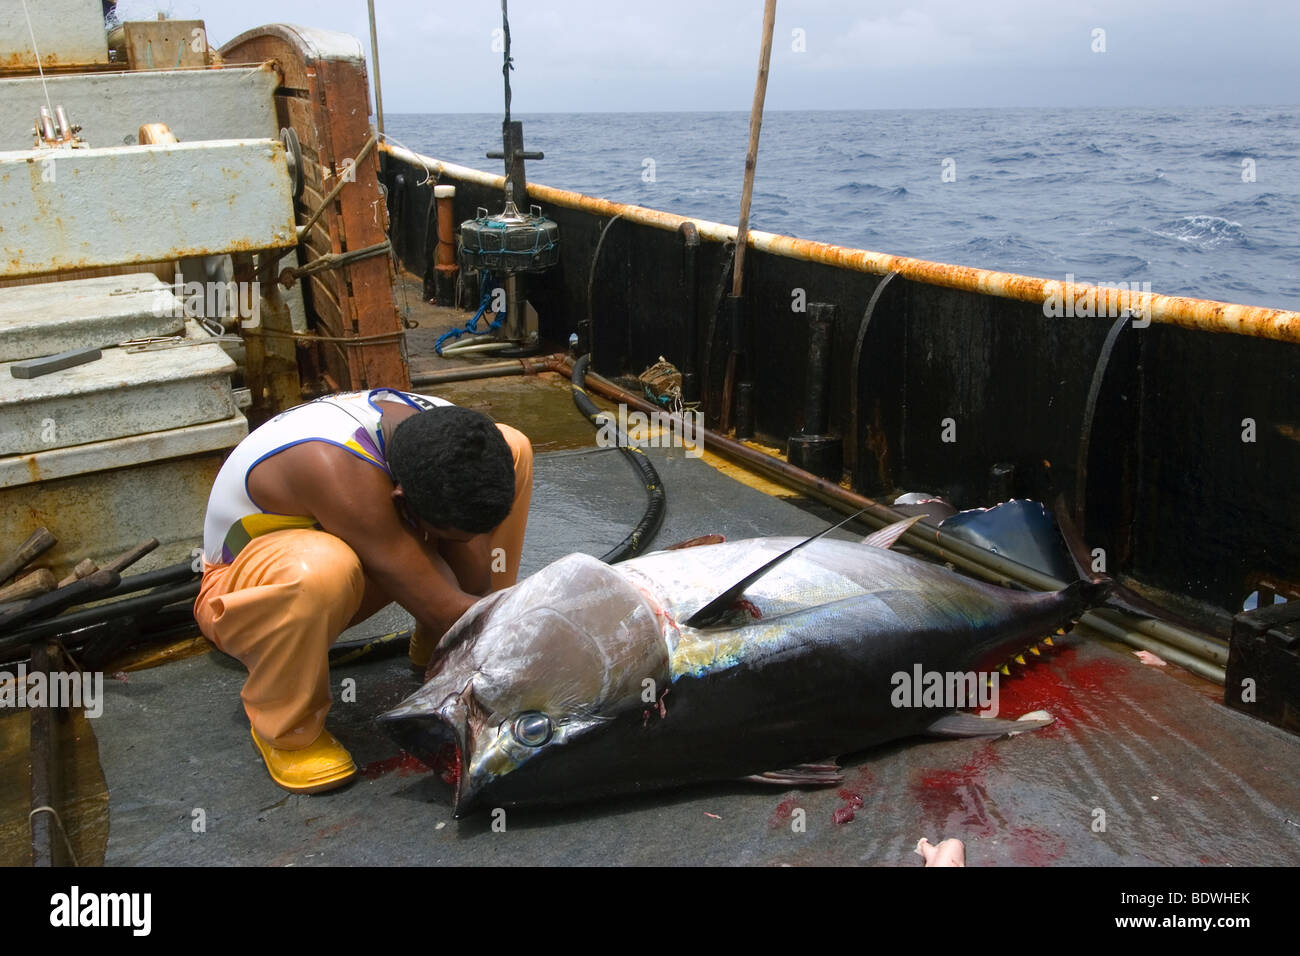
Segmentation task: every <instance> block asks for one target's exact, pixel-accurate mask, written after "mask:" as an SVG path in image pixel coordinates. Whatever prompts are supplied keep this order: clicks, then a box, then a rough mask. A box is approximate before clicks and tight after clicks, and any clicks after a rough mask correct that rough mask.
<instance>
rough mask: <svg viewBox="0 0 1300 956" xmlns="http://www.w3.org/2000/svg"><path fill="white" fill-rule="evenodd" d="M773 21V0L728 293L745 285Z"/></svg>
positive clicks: (767, 11) (768, 6) (767, 9)
mask: <svg viewBox="0 0 1300 956" xmlns="http://www.w3.org/2000/svg"><path fill="white" fill-rule="evenodd" d="M775 24H776V0H766V3H765V4H764V6H763V48H762V51H761V52H760V53H759V55H758V81H757V82H756V83H755V84H754V105H753V106H752V107H751V108H750V111H749V149H748V150H747V151H746V153H745V186H744V189H742V190H741V193H740V223H739V224H738V227H737V229H736V268H735V275H734V276H733V277H732V281H731V294H732V295H740V292H741V289H742V288H743V287H744V268H745V246H746V244H747V243H748V242H749V201H750V199H751V198H752V197H753V195H754V167H755V166H757V165H758V133H759V130H760V129H761V128H762V126H763V101H764V100H765V99H766V98H767V70H768V66H769V65H770V64H771V62H772V30H773V28H774V26H775Z"/></svg>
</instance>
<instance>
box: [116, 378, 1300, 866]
mask: <svg viewBox="0 0 1300 956" xmlns="http://www.w3.org/2000/svg"><path fill="white" fill-rule="evenodd" d="M478 387H479V388H480V389H481V388H482V386H481V385H479V386H478ZM444 394H445V392H444ZM501 401H502V402H506V404H508V402H507V400H505V399H502V400H501ZM495 411H500V409H499V408H498V409H495ZM499 417H502V418H503V420H509V418H508V417H507V416H506V415H500V416H499ZM573 418H574V419H575V420H577V421H578V422H579V423H580V424H581V423H582V420H581V418H579V417H578V416H577V415H576V413H574V414H573ZM583 427H586V426H585V425H584V426H583ZM554 444H556V445H563V444H565V442H564V441H561V440H559V439H556V441H555V442H554ZM651 455H652V458H653V460H654V461H655V462H656V464H657V465H658V467H659V468H660V472H661V475H662V477H663V479H664V483H665V486H666V488H667V490H668V502H669V503H668V517H667V520H666V522H665V526H664V528H663V530H662V532H661V533H660V537H659V538H658V539H657V543H658V544H659V545H666V544H669V543H672V542H674V541H677V540H682V539H685V538H689V537H693V536H695V535H698V534H702V533H706V532H713V531H717V532H721V533H723V534H726V535H727V536H728V538H730V539H735V538H740V537H747V536H757V535H771V534H803V533H811V532H813V531H816V530H819V529H820V528H822V527H825V522H824V521H822V520H821V519H820V518H818V517H817V516H815V515H814V514H811V513H809V511H807V510H805V509H802V508H800V507H796V506H795V505H794V504H791V503H788V502H786V501H781V500H778V499H777V498H774V497H771V496H770V495H767V494H763V493H761V492H760V491H757V490H754V489H753V488H750V487H747V486H746V485H745V484H741V483H740V482H737V481H734V480H732V479H731V478H729V477H727V476H726V475H724V474H722V473H720V472H719V471H717V470H716V469H714V468H712V467H710V466H709V465H708V464H706V463H705V462H704V461H702V460H699V459H691V458H686V457H685V456H684V455H683V454H682V452H681V451H680V450H673V449H663V450H654V451H652V452H651ZM535 480H536V491H535V495H534V500H533V510H532V514H531V517H530V524H529V528H528V538H527V541H526V545H525V557H524V568H523V571H524V573H525V574H526V573H529V572H531V571H534V570H536V569H538V568H539V567H541V566H543V565H544V564H546V563H548V562H549V561H551V560H553V559H555V558H558V557H560V556H562V555H564V554H567V553H570V552H571V551H575V550H579V551H586V552H588V553H593V554H598V553H600V552H602V551H603V550H605V549H606V548H607V547H608V546H610V545H611V544H613V543H614V542H616V541H618V540H619V539H620V538H621V537H622V535H623V534H624V533H626V531H627V530H628V529H629V528H630V527H631V525H632V523H634V522H635V520H636V519H637V517H638V516H639V515H640V511H641V507H642V503H643V492H642V491H641V490H640V488H639V486H638V485H637V483H636V481H635V478H634V476H633V474H632V472H631V469H629V468H628V466H627V465H626V463H625V462H624V461H623V460H622V458H621V456H619V455H618V454H617V453H616V452H614V451H613V450H597V449H588V450H559V451H542V452H541V453H540V454H539V456H538V459H537V465H536V476H535ZM402 623H403V621H402V614H401V613H400V612H399V611H394V610H391V609H390V610H389V611H387V612H385V614H384V615H383V616H381V617H380V618H377V619H372V621H371V622H368V623H367V624H366V625H363V626H362V627H361V628H360V629H358V635H359V633H361V632H364V633H370V634H373V633H382V632H383V631H384V630H386V629H388V628H389V627H391V626H394V625H400V624H402ZM349 636H357V635H349ZM243 678H244V672H243V669H242V667H241V666H240V665H239V664H238V663H237V662H235V661H233V660H231V659H229V658H226V657H225V656H223V655H221V654H218V653H215V652H214V653H209V654H205V655H202V656H199V657H193V658H189V659H187V660H183V661H180V662H177V663H172V664H169V665H166V666H164V667H159V668H155V669H153V670H147V671H140V672H134V673H131V674H129V675H125V680H111V679H110V680H108V681H107V682H106V686H105V696H106V700H105V705H104V714H103V716H102V717H100V718H99V719H98V720H96V721H94V730H95V734H96V737H97V738H98V746H99V755H100V761H101V764H102V767H103V771H104V774H105V777H106V779H107V783H108V789H109V795H110V809H109V814H110V818H109V841H108V848H107V854H106V861H105V862H107V863H109V864H209V865H249V864H266V865H299V866H301V865H321V864H556V865H570V864H610V863H615V864H664V865H670V864H760V865H778V864H868V865H884V866H897V865H903V866H917V865H920V858H919V857H918V856H916V855H915V854H914V853H913V852H912V849H913V847H914V846H915V844H916V841H917V839H918V838H920V837H922V836H925V837H928V838H929V839H930V840H932V841H937V840H939V839H942V838H945V837H959V838H961V839H963V840H965V841H966V845H967V861H968V864H969V865H976V866H980V865H996V864H1038V865H1048V864H1103V865H1144V864H1175V865H1197V864H1219V865H1222V864H1232V865H1252V864H1283V865H1288V864H1289V865H1295V864H1297V863H1300V739H1298V738H1296V737H1294V736H1292V735H1289V734H1287V733H1284V732H1282V731H1279V730H1276V729H1274V728H1272V727H1270V726H1268V725H1266V724H1262V723H1259V722H1257V721H1254V720H1252V719H1250V718H1248V717H1245V716H1242V715H1240V714H1237V713H1234V712H1232V711H1229V710H1227V709H1226V708H1224V707H1223V706H1222V704H1220V703H1219V702H1218V697H1219V695H1220V693H1221V691H1220V690H1219V689H1218V688H1216V687H1213V686H1212V685H1210V684H1208V683H1205V682H1203V681H1200V680H1199V679H1197V678H1193V677H1191V676H1190V675H1187V674H1185V673H1184V672H1181V671H1178V670H1177V669H1176V668H1174V667H1172V666H1170V667H1168V668H1155V667H1150V666H1147V665H1144V664H1142V663H1140V662H1139V661H1138V660H1137V659H1136V657H1134V656H1133V655H1132V654H1131V653H1129V652H1128V651H1127V650H1126V649H1124V648H1121V647H1118V646H1116V645H1109V644H1106V643H1103V642H1101V641H1099V640H1097V639H1095V638H1093V637H1087V636H1083V635H1081V634H1079V633H1076V634H1073V635H1071V636H1070V637H1069V638H1067V639H1065V640H1063V641H1061V642H1060V644H1059V645H1058V647H1057V649H1056V650H1054V651H1049V652H1048V653H1047V654H1046V655H1045V656H1044V657H1042V658H1038V659H1036V660H1035V663H1034V664H1033V665H1032V666H1031V667H1030V668H1028V669H1027V670H1026V671H1025V672H1024V673H1023V674H1020V675H1017V676H1016V677H1014V678H1013V679H1009V680H1004V681H1003V684H1002V688H1001V690H1002V696H1001V705H1002V711H1003V714H1004V715H1013V714H1018V713H1022V712H1026V711H1029V710H1035V709H1039V708H1045V709H1047V710H1049V711H1051V712H1052V713H1053V714H1054V715H1055V716H1056V717H1057V722H1056V723H1055V724H1054V725H1053V726H1051V727H1049V728H1047V729H1046V730H1042V731H1038V732H1036V733H1032V734H1025V735H1021V736H1017V737H1014V738H1009V739H1000V740H996V741H987V740H956V741H935V740H923V739H916V740H909V741H905V742H901V743H897V744H893V745H890V746H887V747H885V748H879V749H876V750H873V751H870V752H867V753H863V754H858V755H852V756H850V757H848V758H846V759H845V760H844V761H843V763H844V766H845V767H846V773H845V782H844V784H843V786H842V787H839V788H832V789H829V790H785V789H770V788H766V787H761V786H757V785H751V784H743V783H735V784H722V785H705V786H699V787H695V788H688V789H683V790H678V791H671V792H665V793H661V794H657V795H649V796H641V797H636V798H631V799H612V800H607V801H603V802H600V803H597V804H588V805H583V806H574V807H567V808H563V809H537V810H522V809H521V810H512V811H510V812H509V814H508V816H507V818H506V827H505V830H504V832H497V831H494V830H493V829H492V827H491V825H490V822H491V821H490V819H489V818H488V817H487V816H479V817H472V818H469V819H466V820H461V821H457V820H454V819H452V816H451V812H450V799H451V793H450V788H448V787H447V786H446V785H445V784H444V783H443V782H442V781H441V780H440V779H439V778H438V777H437V776H436V775H434V774H433V773H431V772H429V771H427V770H426V769H425V768H423V767H422V766H421V765H420V764H418V763H417V762H416V761H414V760H413V759H411V758H410V757H407V756H405V755H403V754H402V753H401V752H400V751H398V749H397V748H396V746H395V745H394V744H393V743H391V742H390V741H389V740H388V739H387V738H386V737H385V736H384V735H383V734H382V733H381V732H380V731H379V730H377V729H376V727H375V725H374V724H373V721H372V719H373V717H374V716H375V715H377V714H379V713H381V712H383V711H384V710H385V709H387V708H388V707H390V706H392V705H393V704H395V703H397V702H398V701H399V700H400V699H402V698H403V697H404V696H406V695H407V694H408V693H409V692H411V691H412V690H414V689H415V687H416V686H417V679H416V678H415V676H414V675H413V674H412V673H411V671H410V669H409V667H408V666H407V664H406V662H405V659H404V658H398V659H392V660H388V661H378V662H373V663H369V664H363V665H357V666H353V667H348V668H339V669H336V671H335V673H334V674H333V678H332V679H333V684H334V686H335V696H336V701H338V698H339V696H340V694H339V691H340V688H341V687H342V682H343V681H344V680H345V679H351V680H355V682H356V694H355V702H354V703H342V702H336V704H335V706H334V709H333V711H332V712H331V716H330V722H329V725H330V727H331V729H332V730H333V731H334V733H335V734H336V735H337V736H338V737H339V738H340V740H342V741H343V743H344V744H345V745H347V746H348V747H349V748H350V749H351V751H352V753H353V755H354V757H355V758H356V760H357V763H358V765H359V766H361V767H363V768H364V769H363V771H362V773H361V775H360V779H359V780H358V781H357V782H356V783H354V784H352V785H351V786H349V787H347V788H346V789H343V790H340V791H337V792H334V793H331V794H324V795H319V796H294V795H289V794H286V793H285V792H284V791H282V790H280V789H279V788H278V787H276V786H275V785H274V784H273V783H272V782H271V781H270V779H269V778H268V776H267V774H266V772H265V770H264V768H263V767H262V764H261V762H260V760H259V758H258V757H257V755H256V753H255V751H254V749H253V747H252V744H251V742H250V740H249V734H248V724H247V720H246V718H245V717H244V715H243V712H242V709H241V707H240V703H239V687H240V685H241V684H242V682H243ZM859 801H860V802H861V806H860V807H858V808H857V809H856V810H855V813H854V818H853V819H852V820H850V821H848V822H843V823H835V822H833V820H832V815H833V814H835V813H836V811H837V810H839V809H841V808H843V807H845V806H850V805H853V804H856V803H858V802H859ZM200 810H201V811H202V814H199V813H197V811H200ZM799 810H802V811H804V814H803V818H804V820H805V821H806V828H805V829H804V831H803V832H797V829H796V828H795V827H794V826H793V825H792V824H793V823H794V821H795V820H796V819H799V817H800V814H798V813H797V811H799ZM1099 811H1100V812H1102V813H1104V821H1105V826H1104V829H1098V821H1100V820H1101V816H1100V814H1099ZM200 816H201V818H202V822H203V824H204V829H203V831H202V832H196V829H197V824H196V821H197V820H198V819H199V818H200Z"/></svg>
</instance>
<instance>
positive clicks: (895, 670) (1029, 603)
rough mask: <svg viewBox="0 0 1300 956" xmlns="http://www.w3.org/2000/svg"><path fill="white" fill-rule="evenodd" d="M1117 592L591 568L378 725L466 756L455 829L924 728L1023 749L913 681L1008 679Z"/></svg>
mask: <svg viewBox="0 0 1300 956" xmlns="http://www.w3.org/2000/svg"><path fill="white" fill-rule="evenodd" d="M887 530H888V529H887ZM901 530H902V527H901V523H900V527H898V528H897V529H895V534H896V533H901ZM873 537H875V536H873ZM888 537H889V536H888V535H886V537H885V539H884V540H885V541H886V543H887V541H888ZM869 540H871V539H869ZM877 540H881V539H877ZM796 545H799V546H800V547H799V550H796V551H794V552H793V553H791V554H789V556H788V557H787V558H786V559H785V560H783V561H780V562H779V563H777V564H776V566H774V567H771V568H770V569H768V570H766V571H764V572H763V573H762V574H761V575H760V576H758V577H757V579H756V580H752V581H749V579H746V580H747V582H749V583H748V584H747V587H746V588H745V589H744V596H743V598H739V599H738V598H737V594H738V592H739V588H738V587H737V588H732V589H730V590H728V591H727V592H726V593H727V595H728V596H727V598H726V600H725V602H723V603H724V604H725V605H726V608H724V610H726V609H727V608H729V611H728V612H727V613H726V615H725V616H724V617H723V618H722V619H721V620H717V621H715V622H714V623H712V624H711V625H710V626H707V627H691V626H689V625H688V624H686V623H685V621H686V619H688V618H689V619H693V620H694V621H695V622H696V623H697V624H699V623H701V621H702V620H707V619H708V618H710V617H712V616H713V615H712V614H700V613H699V612H701V609H703V608H706V607H718V606H719V605H718V602H716V601H713V600H711V599H715V598H717V597H718V596H719V592H722V591H724V589H725V588H726V585H727V584H728V583H730V582H734V581H736V579H737V578H738V577H740V576H741V575H743V574H745V572H751V571H754V570H756V569H758V568H760V567H762V566H764V565H765V564H767V563H768V562H770V561H772V559H773V558H775V557H777V556H779V555H781V554H782V553H784V552H787V551H789V550H790V549H791V548H792V547H793V546H796ZM1103 588H1104V585H1098V584H1092V583H1090V582H1082V581H1081V582H1078V583H1076V584H1073V585H1071V586H1070V587H1068V588H1066V589H1065V590H1063V591H1059V592H1055V593H1026V592H1021V591H1011V590H1006V589H1003V588H997V587H993V586H991V585H985V584H981V583H979V582H976V581H973V580H970V579H968V578H964V577H961V576H959V575H957V574H954V573H953V572H950V571H948V570H946V569H945V568H942V567H937V566H935V565H931V564H926V563H924V562H922V561H918V560H915V559H913V558H909V557H906V556H904V555H901V554H897V553H895V552H892V551H889V550H886V549H885V548H883V547H878V546H874V545H872V544H868V543H858V542H849V541H840V540H834V539H829V538H819V539H817V540H810V541H807V542H800V541H799V540H798V539H794V538H758V539H752V540H747V541H737V542H731V543H723V544H713V545H706V546H701V547H694V548H689V549H686V550H670V551H660V552H656V553H654V554H649V555H646V556H645V557H641V558H636V559H634V560H630V561H626V562H623V563H622V564H618V565H613V566H611V565H606V564H603V563H601V562H600V561H598V560H596V559H595V558H591V557H588V556H586V555H582V554H574V555H570V556H568V557H566V558H562V559H560V560H559V561H556V562H555V563H553V564H551V565H549V566H547V567H546V568H544V569H542V570H541V571H538V572H537V573H536V574H534V575H532V576H531V577H529V578H528V579H526V580H525V581H523V582H521V583H520V584H518V585H516V586H515V587H513V588H510V589H508V590H505V591H501V592H498V593H496V594H492V595H489V596H488V597H486V598H484V599H483V600H482V601H480V602H479V603H478V604H477V605H475V606H474V607H473V608H471V609H470V610H469V611H468V612H466V614H465V615H464V616H463V617H462V618H461V619H460V620H459V621H458V622H457V623H456V624H455V625H454V626H453V627H452V629H451V630H450V631H448V633H447V635H446V636H445V637H444V639H443V641H442V642H441V643H440V645H439V649H438V652H437V655H436V656H435V659H434V661H433V663H432V664H431V665H430V668H429V671H428V675H427V677H428V679H427V681H426V683H425V684H424V686H423V687H421V688H420V690H418V691H417V692H416V693H414V694H413V695H412V696H411V697H409V698H408V699H407V700H405V701H404V702H403V703H402V704H401V705H399V706H398V707H397V708H395V709H394V710H392V711H390V712H388V713H387V714H385V715H383V717H382V718H381V719H382V720H383V721H385V723H386V724H387V727H388V729H389V731H390V733H391V734H392V735H393V737H394V738H395V739H396V740H397V741H398V742H399V743H400V744H401V745H402V746H403V747H405V748H406V749H407V750H409V751H410V752H412V753H413V754H415V755H416V756H417V757H419V758H420V759H421V760H423V761H425V762H426V763H429V764H431V765H433V764H434V763H435V762H436V761H438V760H439V757H440V755H443V756H444V757H445V755H446V753H447V752H448V748H447V745H449V744H451V745H454V746H455V749H456V753H457V755H458V758H459V759H458V767H459V774H458V779H457V781H456V794H455V812H456V814H457V816H460V815H463V814H465V813H466V812H468V811H470V810H473V809H474V808H476V807H509V806H517V805H521V804H532V803H559V802H570V801H574V800H582V799H588V798H593V797H600V796H605V795H609V794H615V793H626V792H631V791H642V790H650V789H656V788H662V787H671V786H676V785H680V784H686V783H691V782H698V781H706V780H724V779H731V778H738V777H746V776H753V775H758V774H763V773H764V772H775V773H770V775H769V779H773V780H776V781H779V782H782V783H787V784H789V783H800V782H814V781H816V780H817V779H818V777H819V776H820V775H822V774H824V773H825V772H826V768H825V767H824V766H822V767H820V768H819V767H815V766H811V767H810V766H804V767H800V765H806V764H808V762H809V761H816V760H823V761H824V760H825V758H827V757H830V756H834V755H838V754H844V753H850V752H854V751H858V750H862V749H864V748H866V747H870V746H873V745H876V744H880V743H884V742H886V741H889V740H894V739H897V738H900V737H907V736H912V735H915V734H921V733H926V732H932V733H940V734H954V735H961V736H967V735H971V734H977V733H990V734H999V733H1005V732H1007V730H1009V729H1011V728H1012V726H1013V722H1011V721H1005V720H996V719H994V720H990V719H988V718H979V717H976V716H974V715H969V714H962V713H957V712H956V710H955V707H954V701H952V700H951V699H949V700H947V701H944V702H943V703H942V704H940V702H939V701H938V700H936V698H935V695H933V694H928V693H927V694H926V695H925V697H924V701H923V700H922V695H921V692H920V689H919V688H917V687H911V686H906V685H910V684H911V683H912V682H913V681H914V680H915V679H916V678H922V677H923V676H925V677H929V676H930V675H938V679H940V680H944V681H945V685H946V686H948V687H952V686H960V680H959V679H960V678H961V676H962V675H966V676H967V677H968V678H969V680H970V683H969V684H968V685H967V686H970V685H973V683H974V680H976V679H977V678H976V677H974V676H972V675H978V679H979V680H983V679H984V675H985V674H992V675H996V672H997V669H998V668H999V666H1000V665H1002V664H1003V663H1004V662H1006V661H1007V659H1008V658H1009V657H1012V656H1014V655H1016V654H1018V653H1020V652H1021V651H1023V650H1024V649H1025V648H1026V647H1027V646H1030V645H1032V644H1035V643H1036V642H1038V641H1040V640H1042V639H1043V637H1044V636H1046V635H1051V634H1052V633H1054V632H1055V631H1057V629H1059V628H1062V627H1068V626H1069V625H1070V623H1071V622H1072V620H1074V619H1077V618H1078V616H1079V615H1080V614H1082V613H1083V611H1084V610H1085V609H1086V607H1087V606H1088V605H1089V604H1090V603H1093V602H1095V600H1096V599H1097V598H1098V597H1099V595H1100V592H1101V590H1102V589H1103ZM954 677H956V678H958V680H957V681H954ZM930 689H933V687H931V688H930ZM955 703H956V706H963V705H965V704H967V703H974V699H973V698H971V699H970V700H969V701H967V700H960V701H956V702H955ZM918 704H923V705H922V706H917V705H918ZM1016 726H1018V727H1021V728H1032V727H1034V726H1039V724H1035V723H1022V724H1019V725H1016ZM790 768H795V769H793V770H790ZM783 771H788V772H783Z"/></svg>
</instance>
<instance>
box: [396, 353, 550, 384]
mask: <svg viewBox="0 0 1300 956" xmlns="http://www.w3.org/2000/svg"><path fill="white" fill-rule="evenodd" d="M537 361H538V360H536V359H523V360H520V359H512V360H511V361H509V362H489V363H485V364H483V365H466V366H464V367H462V368H447V369H439V370H438V371H436V372H425V373H424V374H423V375H412V376H411V387H412V388H427V387H428V386H430V385H441V384H443V383H445V382H469V381H473V380H474V379H478V378H503V377H505V376H508V375H535V374H537V373H538V372H547V371H552V369H551V368H550V367H549V366H547V367H545V368H533V367H530V366H529V364H528V363H529V362H533V363H536V362H537Z"/></svg>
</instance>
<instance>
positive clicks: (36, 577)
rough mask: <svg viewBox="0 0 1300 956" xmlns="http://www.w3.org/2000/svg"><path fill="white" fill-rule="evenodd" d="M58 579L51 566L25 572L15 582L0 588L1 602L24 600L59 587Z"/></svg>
mask: <svg viewBox="0 0 1300 956" xmlns="http://www.w3.org/2000/svg"><path fill="white" fill-rule="evenodd" d="M58 584H59V582H58V580H57V579H56V578H55V577H54V572H53V571H51V570H50V569H49V568H41V569H39V570H37V571H33V572H32V573H31V574H25V575H23V576H22V577H21V578H19V579H18V580H17V581H15V582H14V583H13V584H11V585H9V586H8V587H5V588H0V604H3V603H4V602H5V601H23V600H26V599H27V598H31V597H36V595H38V594H44V593H45V592H46V591H53V590H54V589H55V588H56V587H58Z"/></svg>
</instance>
